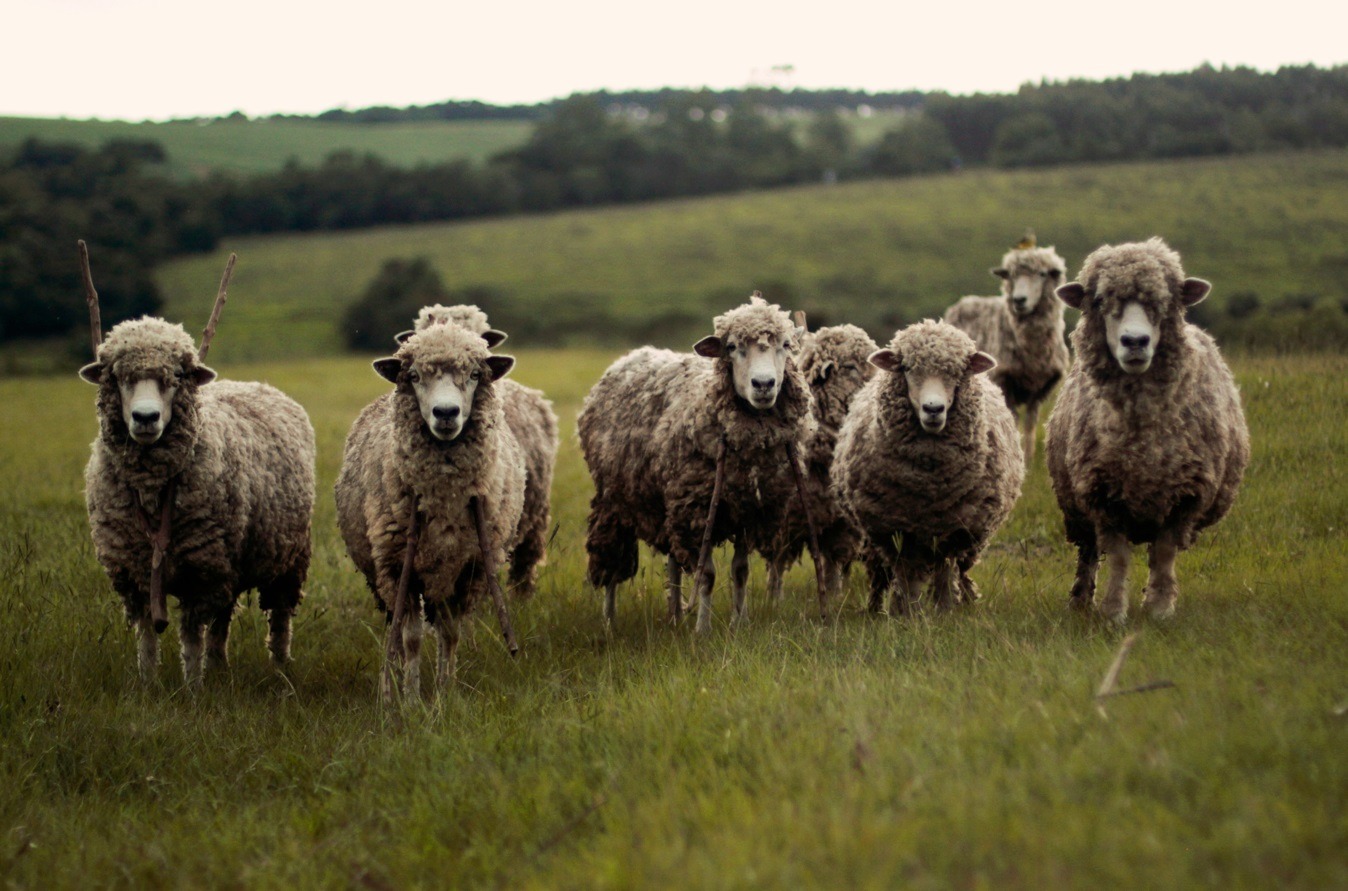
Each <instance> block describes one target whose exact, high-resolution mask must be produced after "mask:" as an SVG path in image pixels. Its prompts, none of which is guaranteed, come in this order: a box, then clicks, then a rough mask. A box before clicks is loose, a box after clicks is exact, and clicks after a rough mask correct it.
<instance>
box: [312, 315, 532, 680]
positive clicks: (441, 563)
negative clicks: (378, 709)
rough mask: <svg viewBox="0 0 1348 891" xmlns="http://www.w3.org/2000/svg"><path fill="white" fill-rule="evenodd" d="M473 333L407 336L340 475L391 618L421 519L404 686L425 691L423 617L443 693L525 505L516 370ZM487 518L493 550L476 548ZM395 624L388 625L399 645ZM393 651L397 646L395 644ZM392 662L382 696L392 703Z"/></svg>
mask: <svg viewBox="0 0 1348 891" xmlns="http://www.w3.org/2000/svg"><path fill="white" fill-rule="evenodd" d="M514 362H515V360H514V359H513V358H511V357H510V356H493V355H491V354H490V353H489V352H488V350H487V344H486V343H485V342H484V341H483V340H482V338H481V337H479V336H478V335H476V334H472V333H470V332H468V331H465V330H464V329H462V328H459V327H458V326H456V325H435V326H433V327H431V328H428V329H426V330H425V331H421V332H418V333H416V334H415V335H413V336H412V337H410V338H408V339H407V341H406V342H405V343H403V344H402V346H400V347H399V348H398V351H397V353H395V354H394V355H393V356H392V357H391V358H387V359H380V360H378V361H376V362H375V370H376V371H378V372H379V374H380V375H381V376H383V377H384V378H385V379H386V380H389V381H391V382H392V383H393V384H394V389H393V391H392V392H391V393H386V394H384V395H383V396H380V397H379V398H378V399H376V400H375V401H374V402H372V403H371V404H370V405H368V406H367V407H366V408H365V410H364V411H362V412H361V414H360V416H359V417H358V418H357V419H356V421H355V423H354V424H353V425H352V427H351V432H350V434H349V435H348V436H347V440H346V451H345V454H344V456H343V459H342V469H341V472H340V474H339V475H338V478H337V485H336V489H335V491H336V497H337V520H338V525H339V526H340V528H341V532H342V539H343V541H345V543H346V548H347V552H348V553H349V554H350V555H351V559H352V561H353V562H354V563H355V564H356V567H357V568H358V569H359V570H360V571H361V572H362V573H364V575H365V580H366V583H367V584H368V585H369V588H370V590H371V591H372V592H373V593H374V596H375V604H376V606H377V607H378V608H379V609H382V610H384V612H385V614H386V616H388V617H389V619H390V622H391V621H392V618H393V612H394V605H395V600H396V591H397V586H398V581H399V578H400V576H401V574H402V570H403V560H404V555H405V552H406V549H407V540H408V537H409V531H410V524H411V523H412V511H413V506H414V505H415V508H416V510H417V512H418V515H419V520H418V525H419V527H420V530H421V532H420V536H419V544H418V546H417V547H416V549H415V560H414V563H413V566H412V574H411V583H410V585H409V587H408V596H409V598H410V599H409V601H408V603H407V623H406V625H405V626H404V628H403V629H402V639H401V647H402V651H403V688H404V689H405V690H408V691H412V692H415V691H417V690H418V689H419V683H420V676H419V664H420V663H419V658H420V652H421V638H422V632H423V615H424V619H425V621H426V622H429V623H430V624H431V625H432V626H433V627H434V628H435V629H436V631H437V632H438V635H439V638H440V658H439V663H438V665H439V667H438V671H437V679H438V689H440V690H443V689H444V688H445V687H446V686H447V685H448V683H449V681H450V680H451V679H452V678H453V673H454V660H455V648H456V647H457V645H458V641H459V635H460V627H459V626H460V622H461V620H462V619H463V618H464V617H465V616H466V615H467V614H468V612H469V611H470V610H471V609H472V608H473V606H474V604H475V603H476V602H477V600H478V599H479V598H480V597H481V595H482V593H483V592H484V591H486V590H488V588H489V585H490V584H491V582H492V579H489V578H488V575H487V573H486V572H484V571H483V569H484V560H485V561H489V562H490V565H492V566H495V565H497V564H498V563H499V561H500V560H502V559H504V557H505V555H506V554H508V553H509V551H510V550H511V549H512V548H514V546H515V544H516V541H515V538H516V532H517V529H518V527H519V519H520V512H521V509H522V507H523V503H524V478H525V468H524V458H523V455H522V454H521V451H520V446H519V443H518V442H516V441H515V437H514V434H512V433H511V432H510V428H509V427H507V426H506V424H505V416H504V415H505V413H504V409H503V408H502V406H501V399H500V394H499V391H498V385H499V382H500V379H501V378H502V377H503V376H504V375H505V374H507V373H508V372H509V371H510V369H511V368H512V367H513V365H514ZM479 509H480V510H482V512H483V514H484V516H485V524H486V533H487V542H488V553H486V554H484V553H483V550H482V548H481V547H480V546H479V538H478V527H477V513H476V512H477V511H478V510H479ZM396 630H397V628H396V626H395V625H392V624H391V625H390V637H394V636H395V633H396ZM391 643H396V641H391ZM394 669H395V666H394V665H391V664H388V662H387V661H386V663H385V667H384V672H383V675H382V682H381V694H382V695H383V696H384V697H385V698H388V697H390V696H392V694H393V685H394V680H393V674H394Z"/></svg>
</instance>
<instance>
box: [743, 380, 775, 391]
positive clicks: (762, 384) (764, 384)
mask: <svg viewBox="0 0 1348 891" xmlns="http://www.w3.org/2000/svg"><path fill="white" fill-rule="evenodd" d="M749 383H751V384H753V385H754V389H755V390H771V389H772V388H773V386H774V385H775V384H776V383H777V379H776V378H771V377H756V378H754V379H753V380H751V381H750V382H749Z"/></svg>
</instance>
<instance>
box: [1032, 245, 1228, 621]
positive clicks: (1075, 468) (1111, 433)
mask: <svg viewBox="0 0 1348 891" xmlns="http://www.w3.org/2000/svg"><path fill="white" fill-rule="evenodd" d="M1079 279H1080V280H1079V281H1077V282H1072V283H1070V284H1067V285H1064V286H1063V287H1062V288H1060V289H1059V291H1058V296H1060V297H1061V298H1062V299H1063V300H1064V301H1066V302H1067V304H1068V305H1069V306H1073V307H1076V308H1078V309H1080V310H1081V312H1082V316H1081V322H1080V324H1078V325H1077V328H1076V330H1075V331H1074V332H1072V345H1073V347H1074V348H1075V350H1076V362H1075V363H1074V365H1073V367H1072V371H1071V373H1070V374H1069V375H1068V377H1067V383H1066V384H1065V385H1064V386H1063V392H1062V395H1061V396H1059V397H1058V403H1057V405H1056V406H1054V409H1053V415H1052V416H1051V417H1050V418H1049V422H1048V439H1047V445H1046V453H1047V456H1048V468H1049V474H1050V476H1051V478H1052V481H1053V491H1054V493H1055V494H1056V495H1057V497H1058V505H1059V506H1060V507H1061V508H1062V512H1063V519H1064V523H1065V525H1066V529H1067V538H1068V540H1069V541H1071V542H1072V544H1074V545H1076V547H1077V554H1078V559H1077V573H1076V581H1075V583H1074V584H1073V586H1072V594H1071V600H1070V602H1071V603H1072V604H1074V605H1076V606H1081V607H1087V606H1089V605H1090V604H1091V602H1092V600H1093V599H1094V597H1095V576H1096V570H1097V568H1098V566H1099V561H1100V554H1101V552H1103V553H1104V554H1105V555H1106V556H1107V557H1108V559H1109V586H1108V588H1107V589H1106V592H1105V596H1104V599H1103V601H1102V602H1101V603H1100V611H1101V613H1103V614H1104V615H1105V616H1107V617H1108V618H1110V619H1113V620H1114V621H1117V622H1123V621H1124V620H1125V619H1126V618H1127V613H1128V594H1127V590H1126V587H1125V586H1126V583H1127V574H1128V564H1129V560H1130V557H1131V545H1132V544H1141V543H1146V544H1148V545H1150V548H1151V551H1150V558H1151V559H1150V563H1151V566H1150V578H1149V580H1148V582H1147V589H1146V595H1145V600H1144V603H1143V605H1144V606H1145V607H1146V608H1147V609H1148V610H1149V611H1150V612H1151V614H1152V615H1153V616H1155V617H1158V618H1164V617H1166V616H1169V615H1170V614H1171V613H1172V612H1173V611H1174V609H1175V599H1176V597H1177V595H1178V593H1179V585H1178V583H1177V581H1176V579H1175V557H1176V555H1177V554H1178V552H1179V551H1182V550H1185V549H1187V548H1189V547H1190V546H1191V545H1192V544H1193V543H1194V540H1195V539H1196V537H1197V536H1198V533H1199V531H1200V530H1202V529H1204V528H1206V527H1208V526H1211V525H1212V524H1213V523H1215V522H1217V521H1218V520H1220V519H1221V518H1222V517H1223V516H1225V514H1226V512H1227V511H1228V510H1230V508H1231V504H1232V503H1233V502H1234V500H1235V497H1236V490H1237V489H1238V488H1239V487H1240V481H1241V478H1242V477H1243V476H1244V473H1245V466H1246V465H1247V464H1248V463H1249V460H1250V437H1249V432H1248V430H1247V429H1246V426H1245V416H1244V413H1243V412H1242V411H1241V406H1240V395H1239V393H1238V392H1237V391H1236V385H1235V382H1234V381H1233V379H1232V377H1231V371H1230V369H1229V368H1227V366H1226V363H1225V362H1224V361H1222V357H1221V354H1220V353H1219V352H1218V350H1217V345H1216V344H1215V343H1214V342H1213V340H1212V338H1211V337H1209V336H1208V335H1207V334H1206V333H1204V332H1203V331H1201V330H1199V329H1198V328H1196V327H1194V326H1193V325H1190V324H1188V323H1187V322H1186V321H1185V319H1184V311H1185V308H1186V307H1189V306H1193V305H1194V304H1196V303H1198V302H1199V301H1200V300H1202V299H1203V298H1204V297H1206V296H1207V294H1208V291H1209V290H1210V288H1211V286H1210V285H1209V284H1208V283H1207V282H1205V281H1203V280H1202V279H1197V278H1186V277H1185V275H1184V270H1183V269H1182V268H1181V266H1180V258H1179V254H1177V253H1176V252H1175V251H1173V250H1171V249H1170V248H1169V247H1167V246H1166V244H1165V242H1163V241H1162V240H1161V239H1159V238H1153V239H1151V240H1150V241H1147V242H1144V243H1134V244H1123V245H1119V246H1117V247H1113V246H1110V245H1106V246H1104V247H1101V248H1099V249H1098V250H1096V251H1095V252H1093V253H1092V254H1091V255H1090V256H1089V257H1087V258H1086V262H1085V264H1084V265H1083V266H1082V268H1081V275H1080V277H1079Z"/></svg>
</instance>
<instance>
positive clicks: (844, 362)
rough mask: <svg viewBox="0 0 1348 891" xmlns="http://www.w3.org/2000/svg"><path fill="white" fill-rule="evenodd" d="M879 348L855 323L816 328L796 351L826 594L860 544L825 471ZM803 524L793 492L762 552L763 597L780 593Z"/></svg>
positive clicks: (800, 546) (804, 532)
mask: <svg viewBox="0 0 1348 891" xmlns="http://www.w3.org/2000/svg"><path fill="white" fill-rule="evenodd" d="M877 349H879V347H878V346H877V345H876V343H875V341H874V340H871V338H870V335H868V334H867V333H866V332H865V331H862V330H861V329H860V328H858V327H857V326H855V325H836V326H833V327H830V328H820V329H819V330H818V331H814V332H811V333H809V334H807V335H805V337H804V340H803V344H802V346H801V350H800V361H799V362H798V363H797V364H798V366H799V368H800V374H801V377H803V378H804V379H805V381H806V383H807V384H808V385H809V387H810V394H811V397H812V402H813V406H814V419H815V423H816V425H817V426H816V428H815V433H814V435H813V436H812V437H810V438H809V440H808V441H807V442H806V444H805V447H804V449H803V450H802V454H803V459H804V462H805V468H806V476H805V492H806V497H807V498H809V499H810V517H811V519H812V520H813V521H814V524H815V527H816V529H817V530H818V534H819V548H820V551H821V552H822V554H821V556H822V557H823V561H824V577H825V579H826V582H827V590H828V596H829V598H830V599H833V598H834V597H835V596H836V595H837V594H838V593H839V591H840V590H841V588H842V579H843V573H844V572H845V571H846V569H847V566H848V564H850V563H851V562H852V561H853V560H854V559H855V558H856V557H857V554H858V552H859V550H860V548H861V541H862V539H861V531H860V530H859V529H857V528H856V526H854V525H853V524H852V521H851V520H850V519H848V518H847V517H846V516H844V515H843V513H842V511H841V509H840V507H839V505H838V502H837V500H836V499H835V498H834V497H833V493H832V492H831V491H830V489H829V470H830V468H832V466H833V450H834V448H835V447H836V445H837V442H838V431H839V429H841V428H842V424H843V420H844V419H845V418H846V417H847V409H848V407H849V406H850V405H851V403H852V398H853V397H854V396H855V395H856V394H857V392H858V391H859V390H860V389H861V388H862V387H863V386H864V385H865V384H866V382H867V381H868V380H870V379H871V378H872V377H873V376H874V373H875V366H874V365H872V364H870V361H869V358H870V355H871V354H872V353H874V352H875V351H876V350H877ZM808 534H809V529H808V527H807V525H806V522H805V514H804V512H803V511H802V510H801V507H800V497H799V496H798V495H793V496H792V497H791V500H790V504H789V505H788V507H787V510H786V516H785V520H784V522H783V524H782V528H781V530H780V531H779V532H778V534H777V537H776V538H775V539H774V540H773V544H772V551H771V553H770V554H769V555H768V596H769V597H772V598H777V597H780V596H781V591H782V574H783V573H784V572H785V571H786V569H787V568H788V567H789V566H791V565H792V564H793V563H795V562H796V561H797V560H799V559H800V556H801V554H802V553H803V552H804V550H805V547H806V545H807V544H808V543H809V540H808Z"/></svg>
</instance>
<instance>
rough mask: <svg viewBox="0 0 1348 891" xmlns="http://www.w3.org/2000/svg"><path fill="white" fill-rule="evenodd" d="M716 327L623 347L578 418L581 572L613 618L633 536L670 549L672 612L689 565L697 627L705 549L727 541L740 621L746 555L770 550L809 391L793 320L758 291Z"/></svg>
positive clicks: (701, 626) (805, 420)
mask: <svg viewBox="0 0 1348 891" xmlns="http://www.w3.org/2000/svg"><path fill="white" fill-rule="evenodd" d="M714 330H715V333H714V334H712V335H708V336H707V337H705V338H703V339H702V340H700V341H698V342H697V344H696V345H695V346H694V347H693V351H694V354H693V355H688V354H681V353H675V352H672V351H670V350H661V349H655V348H653V347H643V348H641V349H638V350H634V351H633V352H631V353H628V354H627V355H625V356H623V357H621V358H620V359H618V360H617V361H616V362H614V363H613V364H612V365H611V366H610V367H609V368H608V370H607V371H605V372H604V375H603V377H602V378H601V379H600V380H599V382H598V383H597V384H595V386H594V388H593V389H591V390H590V393H589V394H588V395H587V396H586V398H585V403H584V405H583V407H582V409H581V412H580V415H579V417H578V418H577V427H578V431H579V434H580V444H581V451H582V453H583V454H584V457H585V462H586V465H587V466H588V468H589V471H590V476H591V477H592V478H593V480H594V486H595V494H594V497H593V499H592V500H591V502H590V515H589V520H588V527H587V533H586V540H585V548H586V551H587V553H588V555H589V568H588V577H589V580H590V583H591V584H592V585H594V586H595V587H596V588H598V587H601V586H602V587H603V588H604V589H605V595H604V617H605V620H606V621H607V622H609V623H610V624H611V623H612V621H613V617H614V592H615V590H616V588H617V586H618V584H619V583H621V582H623V581H625V580H627V579H629V578H631V577H632V576H633V575H635V574H636V570H637V542H638V540H640V541H644V542H646V543H647V544H649V545H650V546H651V547H653V548H654V549H655V550H656V551H658V552H659V553H661V554H664V555H666V557H667V568H668V575H667V585H668V594H669V611H670V617H671V618H672V619H673V620H674V621H676V622H677V621H678V620H679V618H680V617H681V614H682V599H681V590H680V589H681V577H682V574H683V573H684V572H693V570H694V567H695V566H696V567H697V574H696V575H695V578H694V583H695V584H694V587H695V597H696V599H697V604H698V610H697V625H696V630H697V631H698V633H706V632H707V631H708V630H710V628H711V590H712V584H713V582H714V580H715V570H714V569H713V567H712V566H711V563H710V561H709V560H707V559H705V556H706V555H707V554H709V551H710V548H711V547H712V546H713V545H715V544H718V543H720V542H724V541H726V540H728V539H733V540H734V545H735V548H734V558H733V561H732V566H731V578H732V583H733V591H734V594H733V611H732V622H734V623H736V624H738V623H739V622H741V621H743V620H744V618H745V605H744V595H745V584H746V582H747V579H748V566H749V564H748V559H749V553H750V551H752V550H759V551H760V552H762V551H764V550H765V549H766V548H768V547H769V546H770V543H771V541H772V537H773V536H774V535H775V534H776V531H777V530H778V528H779V527H780V526H781V517H782V513H783V510H784V509H785V506H786V504H787V500H788V497H789V495H790V493H791V491H792V490H793V483H794V481H795V480H794V479H793V477H794V476H795V475H796V474H798V473H799V469H800V468H799V463H798V461H799V456H798V452H799V450H800V448H801V446H802V445H803V444H804V443H805V442H807V441H808V440H809V437H810V436H812V435H813V426H814V421H813V418H812V416H811V407H810V391H809V388H808V387H807V386H806V385H805V381H804V380H803V379H802V378H801V376H800V372H799V371H798V370H797V369H796V367H795V362H794V361H793V359H792V355H791V354H792V353H793V352H794V351H795V350H796V349H797V346H798V340H799V337H800V335H801V334H802V333H803V332H801V330H800V329H798V328H796V327H795V326H794V325H792V324H791V320H790V319H789V318H788V316H787V314H786V313H785V312H783V311H782V310H781V309H780V308H779V307H778V306H776V305H769V304H768V303H767V302H766V301H764V300H763V299H762V296H761V295H760V294H758V293H757V292H755V294H754V295H753V296H752V297H751V298H750V301H749V302H748V303H746V304H744V305H742V306H739V307H736V308H735V309H732V310H730V311H729V312H726V313H724V314H722V315H719V316H717V317H716V318H715V320H714ZM793 470H794V471H795V474H793ZM709 515H710V516H709ZM699 539H701V542H702V543H701V546H699ZM821 593H822V592H821Z"/></svg>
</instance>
